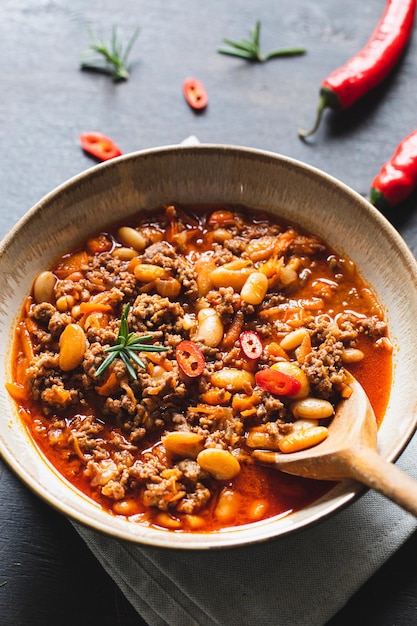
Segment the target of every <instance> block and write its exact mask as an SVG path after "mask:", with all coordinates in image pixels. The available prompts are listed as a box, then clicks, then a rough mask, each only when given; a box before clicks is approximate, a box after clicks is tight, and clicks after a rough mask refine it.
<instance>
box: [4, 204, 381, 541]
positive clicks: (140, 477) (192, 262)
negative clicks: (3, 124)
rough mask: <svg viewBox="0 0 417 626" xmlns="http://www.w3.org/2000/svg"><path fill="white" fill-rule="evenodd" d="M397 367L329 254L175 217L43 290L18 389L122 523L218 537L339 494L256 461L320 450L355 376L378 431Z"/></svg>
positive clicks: (215, 220)
mask: <svg viewBox="0 0 417 626" xmlns="http://www.w3.org/2000/svg"><path fill="white" fill-rule="evenodd" d="M391 352H392V348H391V344H390V340H389V334H388V328H387V324H386V321H385V319H384V315H383V311H382V309H381V306H380V304H379V303H378V301H377V299H376V297H375V295H374V293H373V291H372V290H371V289H370V288H369V286H368V285H366V284H365V283H364V282H363V280H362V279H361V277H360V275H359V274H358V272H357V271H356V267H355V264H354V263H353V262H352V261H351V260H349V259H348V258H344V257H343V256H341V255H340V254H338V253H337V252H335V251H334V250H333V249H332V248H331V247H329V245H328V244H327V243H326V242H324V241H322V240H321V239H319V238H318V237H316V236H314V235H311V234H309V233H306V232H304V231H303V230H302V229H301V228H299V227H298V226H295V225H291V224H287V223H284V222H283V221H280V220H278V219H277V218H276V217H275V216H272V215H269V214H266V213H261V212H257V211H254V210H249V209H245V208H244V207H234V206H215V207H213V206H192V207H191V206H180V205H178V206H177V205H175V206H174V205H169V206H165V207H162V208H160V209H158V210H157V211H152V212H149V213H146V212H145V213H144V212H142V213H140V214H138V215H136V216H134V217H132V218H131V219H130V220H126V222H125V223H123V224H122V225H120V224H119V225H118V226H114V227H113V226H112V227H109V228H108V230H106V231H105V232H101V233H98V234H95V235H94V236H91V237H90V238H89V239H87V240H86V241H85V242H83V244H82V245H80V247H79V248H77V249H76V250H72V251H68V252H67V253H66V254H64V255H63V256H62V258H60V259H59V261H58V262H57V263H56V264H55V266H54V267H52V268H50V269H46V270H45V271H43V272H41V273H40V274H39V275H38V276H37V277H36V279H35V281H34V285H33V289H32V292H31V294H30V295H29V296H28V298H27V300H26V302H25V304H24V307H23V311H22V314H21V318H20V321H19V323H18V326H17V332H16V338H15V345H14V354H13V363H14V365H13V368H14V369H13V380H11V381H10V382H9V383H8V384H7V388H8V390H9V393H10V394H11V396H12V397H13V398H14V400H15V401H16V402H17V403H18V405H19V408H20V414H21V416H22V419H23V420H24V422H25V424H26V426H27V428H28V430H29V431H30V433H31V436H32V438H33V440H34V442H35V443H36V445H37V446H38V447H39V448H40V449H41V451H42V452H43V453H44V454H45V455H46V457H47V458H48V459H49V460H50V462H51V463H52V464H53V465H54V466H55V467H56V469H57V471H58V472H60V473H61V474H62V475H64V476H65V477H66V478H67V479H68V480H69V481H70V482H71V483H72V484H73V485H74V486H75V487H76V488H77V489H79V490H81V491H82V492H84V493H85V494H87V495H88V496H89V497H90V498H92V499H93V500H94V501H95V502H97V503H99V504H100V505H101V506H102V507H103V508H104V509H105V510H106V511H107V512H108V513H109V514H111V515H117V516H123V517H126V518H128V519H129V520H131V521H132V523H140V524H145V525H153V526H157V527H161V528H164V529H169V530H175V531H185V532H203V531H204V532H207V531H215V530H220V529H222V528H225V527H230V526H236V525H241V524H246V523H252V522H256V521H258V520H261V519H265V518H268V517H272V516H276V515H283V514H288V513H291V512H292V511H295V510H299V509H300V508H302V507H305V506H306V505H308V504H309V503H311V502H313V501H315V500H317V499H318V498H320V497H321V496H322V495H323V494H324V493H326V491H327V490H329V489H330V487H331V484H330V483H322V482H320V481H315V480H313V479H311V480H310V479H301V478H296V477H294V476H289V475H285V474H282V473H280V472H278V471H276V470H273V469H270V468H266V467H261V466H259V465H257V464H256V463H255V462H254V460H253V459H252V457H251V451H252V450H253V449H255V448H256V449H259V448H262V449H269V450H276V451H279V452H281V453H282V454H286V453H288V452H292V451H294V450H296V449H302V448H303V447H307V446H312V445H317V444H319V443H320V442H321V441H323V439H325V438H326V437H327V433H328V425H329V423H330V421H331V419H332V416H333V415H334V411H335V407H336V406H337V404H338V402H340V401H341V400H342V399H343V398H346V397H348V396H349V394H350V392H351V390H350V387H349V385H348V384H347V382H346V369H345V368H347V369H349V370H350V371H351V372H352V373H353V374H354V375H355V376H356V377H357V378H358V379H359V381H360V382H361V383H362V384H363V385H364V387H365V389H366V391H367V393H368V395H369V397H370V399H371V402H372V404H373V407H374V410H375V413H376V415H377V419H378V420H381V419H382V417H383V414H384V410H385V407H386V403H387V400H388V394H389V388H390V383H391ZM294 433H296V435H297V436H295V437H294Z"/></svg>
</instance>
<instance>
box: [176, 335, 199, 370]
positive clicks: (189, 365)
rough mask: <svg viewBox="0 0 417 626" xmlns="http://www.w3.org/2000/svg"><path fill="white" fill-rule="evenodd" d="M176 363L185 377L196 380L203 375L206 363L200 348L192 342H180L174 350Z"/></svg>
mask: <svg viewBox="0 0 417 626" xmlns="http://www.w3.org/2000/svg"><path fill="white" fill-rule="evenodd" d="M175 357H176V359H177V363H178V365H179V366H180V368H181V369H182V371H183V372H184V374H186V375H187V376H190V377H191V378H196V377H197V376H200V374H202V373H203V370H204V367H205V365H206V361H205V359H204V354H203V353H202V352H201V350H200V348H199V347H198V346H197V345H196V344H195V343H193V342H192V341H187V340H184V341H181V343H179V344H178V345H177V347H176V349H175Z"/></svg>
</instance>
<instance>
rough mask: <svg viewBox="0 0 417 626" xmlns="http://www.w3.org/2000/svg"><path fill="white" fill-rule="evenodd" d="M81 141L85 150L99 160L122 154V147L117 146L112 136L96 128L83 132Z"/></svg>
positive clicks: (106, 159)
mask: <svg viewBox="0 0 417 626" xmlns="http://www.w3.org/2000/svg"><path fill="white" fill-rule="evenodd" d="M80 143H81V147H82V149H83V150H85V151H86V152H88V154H91V155H92V156H94V157H96V159H99V161H108V160H109V159H114V158H115V157H118V156H120V155H121V154H122V152H121V150H120V148H119V147H118V146H116V144H115V143H114V141H113V140H112V139H110V137H107V135H104V134H103V133H99V132H97V131H95V130H94V131H90V132H89V133H81V135H80Z"/></svg>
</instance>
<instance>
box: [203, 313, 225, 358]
mask: <svg viewBox="0 0 417 626" xmlns="http://www.w3.org/2000/svg"><path fill="white" fill-rule="evenodd" d="M197 320H198V330H197V336H198V340H200V341H204V343H205V344H206V346H210V347H211V348H215V347H216V346H218V345H219V343H220V342H221V340H222V339H223V332H224V328H223V322H222V320H221V317H220V315H219V314H218V313H217V311H215V309H212V308H210V307H207V308H204V309H201V310H200V311H199V312H198V315H197Z"/></svg>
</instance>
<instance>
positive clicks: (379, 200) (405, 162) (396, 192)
mask: <svg viewBox="0 0 417 626" xmlns="http://www.w3.org/2000/svg"><path fill="white" fill-rule="evenodd" d="M416 187H417V128H416V129H415V130H414V131H413V132H412V133H410V134H409V135H407V136H406V137H405V138H404V139H403V140H402V141H401V143H400V144H399V145H398V147H397V149H396V150H395V152H394V154H393V155H392V157H391V158H390V159H389V160H388V161H387V162H386V163H384V165H383V166H382V167H381V169H380V171H379V172H378V174H377V175H376V176H375V178H374V180H373V181H372V185H371V192H370V201H371V203H372V204H374V205H375V206H376V207H377V208H378V209H380V210H382V211H384V210H388V209H390V208H392V207H394V206H397V205H398V204H400V203H401V202H402V201H403V200H405V199H406V198H408V196H409V195H411V193H412V192H413V191H414V189H415V188H416Z"/></svg>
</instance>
